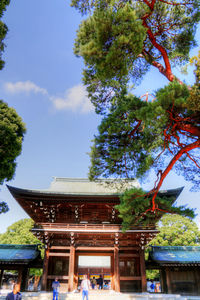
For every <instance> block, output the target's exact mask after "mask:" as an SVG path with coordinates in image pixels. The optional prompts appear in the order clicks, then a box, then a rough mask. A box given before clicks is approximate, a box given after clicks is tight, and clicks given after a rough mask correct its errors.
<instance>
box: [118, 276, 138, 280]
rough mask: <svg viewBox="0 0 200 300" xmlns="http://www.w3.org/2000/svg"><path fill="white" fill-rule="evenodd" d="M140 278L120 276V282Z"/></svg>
mask: <svg viewBox="0 0 200 300" xmlns="http://www.w3.org/2000/svg"><path fill="white" fill-rule="evenodd" d="M141 279H142V277H141V276H120V280H141Z"/></svg>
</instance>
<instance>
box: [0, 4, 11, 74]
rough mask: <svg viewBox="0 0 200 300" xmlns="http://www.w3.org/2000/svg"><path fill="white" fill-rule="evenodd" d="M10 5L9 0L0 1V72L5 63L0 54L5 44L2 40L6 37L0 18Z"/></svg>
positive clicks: (4, 27) (5, 27)
mask: <svg viewBox="0 0 200 300" xmlns="http://www.w3.org/2000/svg"><path fill="white" fill-rule="evenodd" d="M9 4H10V0H1V1H0V70H1V69H3V67H4V64H5V62H4V61H3V59H2V54H3V52H4V50H5V44H4V42H3V40H4V39H5V37H6V34H7V32H8V28H7V26H6V24H4V23H3V22H2V21H1V18H2V17H3V13H4V12H5V10H6V7H7V6H8V5H9Z"/></svg>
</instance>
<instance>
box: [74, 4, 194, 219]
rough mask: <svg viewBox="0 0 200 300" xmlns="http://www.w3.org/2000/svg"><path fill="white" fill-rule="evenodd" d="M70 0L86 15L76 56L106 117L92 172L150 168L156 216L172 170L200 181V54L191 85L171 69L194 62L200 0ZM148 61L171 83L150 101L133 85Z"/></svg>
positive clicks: (119, 173) (139, 173) (118, 173)
mask: <svg viewBox="0 0 200 300" xmlns="http://www.w3.org/2000/svg"><path fill="white" fill-rule="evenodd" d="M72 6H74V7H75V8H77V9H79V10H80V11H81V13H83V14H87V13H88V14H89V16H88V18H86V19H85V20H84V21H83V22H82V23H81V25H80V27H79V31H78V33H77V39H76V41H75V54H76V55H77V56H81V57H83V59H84V62H85V70H84V72H83V81H84V83H85V85H86V86H87V90H88V93H89V97H90V99H91V101H92V102H93V104H94V105H95V107H96V112H97V113H102V114H103V115H104V117H103V120H102V122H101V125H100V126H99V133H98V135H96V136H95V139H94V146H93V147H92V151H91V161H92V166H91V169H90V174H89V177H90V179H96V178H98V177H100V176H104V177H109V176H114V177H128V178H132V177H135V176H136V177H140V178H141V177H143V176H144V175H146V174H147V172H148V170H149V169H150V168H151V167H153V168H154V169H155V170H156V173H157V181H156V183H155V185H154V187H153V188H152V190H151V191H150V194H151V195H152V204H151V212H152V213H153V214H154V213H155V211H157V210H158V211H159V207H158V203H156V201H155V199H156V198H157V199H159V198H158V192H159V189H160V187H161V185H162V183H163V181H164V179H165V178H166V176H167V175H168V174H169V172H170V171H171V170H172V169H175V170H176V171H177V172H178V173H179V174H180V173H181V174H182V175H183V176H185V179H186V180H189V181H191V182H192V183H193V188H194V189H196V188H198V187H199V178H198V174H199V168H200V164H199V162H198V160H199V154H198V150H199V147H200V114H199V105H197V103H198V102H199V59H198V58H197V59H194V64H195V67H196V71H195V76H196V83H195V85H194V86H193V87H192V88H189V87H187V86H186V85H185V84H183V83H182V82H181V81H180V80H179V79H177V78H176V77H175V76H174V74H173V71H172V67H173V65H177V64H179V65H182V64H184V63H185V62H187V61H188V60H189V51H190V50H191V48H192V47H193V46H194V45H195V44H196V42H195V38H194V36H195V31H196V26H197V23H198V22H199V19H200V10H199V1H198V0H192V1H190V2H188V1H187V0H180V1H165V0H151V1H148V0H142V1H137V0H135V1H128V0H125V1H124V0H87V1H85V0H72ZM151 66H153V67H155V68H157V70H158V71H159V72H160V74H161V75H163V76H165V77H166V78H167V79H168V80H169V81H170V84H169V85H168V86H166V87H164V88H161V89H159V90H158V91H156V92H155V95H154V97H153V98H154V99H149V97H148V96H146V102H145V101H143V99H142V97H141V98H138V97H135V96H133V95H130V94H129V93H128V90H129V86H130V82H131V81H132V82H137V81H138V80H141V79H142V76H143V75H144V74H145V73H146V72H147V71H148V70H149V68H150V67H151ZM151 100H152V101H151ZM133 199H134V195H133ZM158 201H159V200H158ZM143 206H144V212H146V210H145V204H143ZM118 209H120V207H118ZM144 212H143V213H144ZM141 213H142V212H141Z"/></svg>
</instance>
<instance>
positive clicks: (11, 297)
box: [6, 283, 22, 300]
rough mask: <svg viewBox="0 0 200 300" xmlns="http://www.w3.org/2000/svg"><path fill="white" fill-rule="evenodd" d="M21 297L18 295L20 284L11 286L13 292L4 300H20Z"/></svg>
mask: <svg viewBox="0 0 200 300" xmlns="http://www.w3.org/2000/svg"><path fill="white" fill-rule="evenodd" d="M21 299H22V295H21V293H20V284H18V283H14V284H13V291H12V292H11V293H9V294H8V295H7V296H6V300H21Z"/></svg>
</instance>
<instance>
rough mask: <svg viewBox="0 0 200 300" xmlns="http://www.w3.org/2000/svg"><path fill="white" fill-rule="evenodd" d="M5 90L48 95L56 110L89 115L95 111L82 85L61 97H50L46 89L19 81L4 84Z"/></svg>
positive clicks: (76, 86)
mask: <svg viewBox="0 0 200 300" xmlns="http://www.w3.org/2000/svg"><path fill="white" fill-rule="evenodd" d="M4 88H5V90H6V91H7V92H8V93H11V94H16V93H40V94H43V95H46V96H47V97H48V99H49V101H51V103H53V106H54V107H55V109H56V110H60V111H61V110H68V111H73V112H79V113H89V112H91V111H94V108H93V105H92V104H91V102H90V100H89V99H88V96H87V92H86V89H85V87H84V86H82V85H81V84H79V85H75V86H73V87H72V88H70V89H67V90H66V91H65V93H64V95H63V96H61V97H57V96H53V95H49V93H48V91H47V90H46V89H44V88H41V87H39V86H38V85H36V84H35V83H34V82H31V81H18V82H15V83H12V82H7V83H5V84H4Z"/></svg>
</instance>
